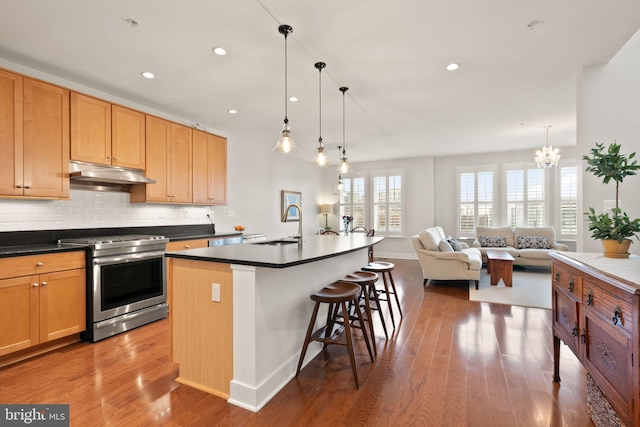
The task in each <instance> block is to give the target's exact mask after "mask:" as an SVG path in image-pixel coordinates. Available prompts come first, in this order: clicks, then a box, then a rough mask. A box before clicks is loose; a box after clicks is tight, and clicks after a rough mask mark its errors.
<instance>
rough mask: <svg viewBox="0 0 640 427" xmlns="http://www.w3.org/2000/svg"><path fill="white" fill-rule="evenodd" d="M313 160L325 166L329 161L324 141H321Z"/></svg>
mask: <svg viewBox="0 0 640 427" xmlns="http://www.w3.org/2000/svg"><path fill="white" fill-rule="evenodd" d="M313 162H314V163H316V164H317V165H318V166H325V165H326V164H327V163H328V159H327V153H325V152H324V147H323V146H322V141H320V145H318V148H317V152H316V155H315V156H314V157H313Z"/></svg>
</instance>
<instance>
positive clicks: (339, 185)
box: [335, 145, 344, 194]
mask: <svg viewBox="0 0 640 427" xmlns="http://www.w3.org/2000/svg"><path fill="white" fill-rule="evenodd" d="M341 148H342V146H341V145H338V158H340V154H341V152H340V149H341ZM342 190H344V184H343V183H342V174H341V173H338V183H337V184H336V191H335V193H336V194H341V193H342Z"/></svg>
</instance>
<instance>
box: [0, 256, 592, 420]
mask: <svg viewBox="0 0 640 427" xmlns="http://www.w3.org/2000/svg"><path fill="white" fill-rule="evenodd" d="M391 261H392V262H394V263H395V265H396V268H395V270H394V272H393V275H394V278H395V281H396V286H397V287H398V290H399V293H400V294H401V301H402V304H403V312H404V319H403V320H402V322H401V323H399V324H396V329H395V331H394V332H393V335H392V336H390V338H389V340H388V341H385V340H384V334H383V333H382V332H381V329H380V328H378V331H380V332H378V333H377V339H376V342H377V345H378V357H377V359H376V361H375V362H374V363H371V362H370V359H369V357H368V354H367V351H366V347H365V346H364V341H363V340H361V339H359V338H358V346H357V361H358V364H359V368H358V373H359V377H360V389H359V390H356V388H355V386H354V383H353V377H352V373H351V368H350V365H349V359H348V356H347V353H346V350H345V349H344V348H342V347H339V348H337V346H331V347H329V350H328V351H327V352H326V353H325V354H320V355H319V356H318V357H316V358H315V359H314V360H313V361H312V362H311V363H310V364H309V365H308V366H306V367H305V368H304V369H303V370H302V372H301V374H300V377H299V378H297V379H293V380H292V381H290V382H289V383H288V384H287V386H286V387H285V388H284V389H283V390H281V391H280V393H278V394H277V395H276V396H275V397H274V398H273V399H272V400H271V401H270V402H269V403H268V404H267V405H266V406H265V407H264V408H263V409H262V410H261V411H260V412H259V413H257V414H254V413H252V412H249V411H246V410H244V409H241V408H238V407H235V406H232V405H229V404H228V403H227V402H226V401H225V400H223V399H220V398H217V397H215V396H212V395H209V394H207V393H204V392H201V391H198V390H195V389H193V388H189V387H187V386H184V385H180V384H178V383H176V382H175V381H174V379H175V378H176V376H177V366H176V365H175V364H173V363H171V362H169V357H168V344H167V340H168V331H167V326H168V324H167V321H166V320H163V321H159V322H156V323H153V324H151V325H147V326H145V327H142V328H139V329H136V330H133V331H130V332H128V333H126V334H122V335H118V336H115V337H112V338H109V339H107V340H104V341H101V342H99V343H96V344H88V343H79V344H75V345H72V346H70V347H67V348H65V349H63V350H60V351H56V352H54V353H50V354H48V355H45V356H41V357H38V358H36V359H32V360H29V361H26V362H23V363H20V364H17V365H13V366H10V367H7V368H4V369H1V370H0V403H3V404H6V403H22V404H46V403H68V404H70V418H71V426H83V427H93V426H150V425H168V426H272V425H278V426H316V425H318V426H319V425H329V424H333V425H349V426H391V425H393V426H405V425H413V426H590V425H593V424H592V423H591V421H590V419H589V416H588V414H587V407H586V390H585V371H584V369H583V368H582V366H581V365H580V363H579V362H578V361H577V359H576V358H575V357H574V356H573V355H572V354H571V352H570V351H569V349H568V348H566V347H564V346H563V348H562V350H561V355H562V359H561V366H560V372H561V376H562V383H561V384H560V385H558V384H556V383H553V382H552V381H551V376H552V371H553V362H552V349H553V339H552V336H551V313H550V310H543V309H534V308H523V307H515V306H514V307H511V306H505V305H497V304H488V303H478V302H471V301H469V300H468V287H467V283H466V282H461V283H448V284H443V283H438V282H436V283H434V284H432V285H431V286H430V287H429V288H423V286H422V275H421V272H420V266H419V265H418V262H417V261H407V260H391ZM311 303H312V302H311V300H309V304H311ZM374 318H375V316H374ZM387 318H388V315H387ZM390 323H391V322H390V321H387V325H389V326H390ZM376 326H379V325H376ZM357 335H358V337H359V336H360V335H359V332H358V333H357ZM334 347H336V348H334Z"/></svg>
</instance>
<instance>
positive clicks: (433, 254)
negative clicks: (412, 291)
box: [411, 227, 482, 289]
mask: <svg viewBox="0 0 640 427" xmlns="http://www.w3.org/2000/svg"><path fill="white" fill-rule="evenodd" d="M443 242H444V243H443ZM411 243H413V247H414V248H415V250H416V254H417V255H418V260H419V261H420V267H422V276H423V278H424V281H423V285H425V286H426V285H428V284H429V282H430V281H431V280H473V281H475V285H476V289H477V288H478V283H479V281H480V269H481V268H482V258H481V255H480V251H479V250H478V249H477V248H469V246H468V245H467V244H466V243H461V246H462V249H461V251H460V252H456V251H454V250H453V249H452V248H451V246H450V245H449V243H447V236H446V235H445V233H444V230H443V229H442V227H431V228H427V229H426V230H423V231H421V232H420V233H418V234H416V235H414V236H412V237H411ZM445 243H446V244H445Z"/></svg>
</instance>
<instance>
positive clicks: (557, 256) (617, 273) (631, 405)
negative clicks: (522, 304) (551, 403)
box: [550, 252, 640, 426]
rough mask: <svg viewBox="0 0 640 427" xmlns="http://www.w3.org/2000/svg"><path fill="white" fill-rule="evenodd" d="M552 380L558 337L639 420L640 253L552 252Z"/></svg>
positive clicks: (623, 413) (626, 416) (624, 412)
mask: <svg viewBox="0 0 640 427" xmlns="http://www.w3.org/2000/svg"><path fill="white" fill-rule="evenodd" d="M550 255H551V257H552V258H553V271H552V281H553V290H552V300H553V309H552V312H553V350H554V351H553V353H554V354H553V359H554V373H553V380H554V381H556V382H560V367H559V359H560V340H562V341H563V342H564V343H565V344H566V345H567V346H568V347H569V348H570V349H571V351H572V352H573V353H574V354H575V355H576V357H578V359H579V360H580V361H581V362H582V364H583V365H584V367H585V368H586V370H587V372H588V373H589V375H590V376H591V377H592V378H593V380H594V382H595V383H596V385H597V386H598V388H599V389H600V390H601V391H602V393H603V394H604V396H605V397H606V399H607V401H608V402H609V403H610V404H611V406H612V407H613V409H614V410H615V411H616V412H617V414H618V415H619V417H620V419H621V420H622V421H623V422H624V423H625V424H626V425H634V426H640V368H639V367H638V360H637V359H638V355H640V352H639V350H640V330H639V328H640V317H639V316H640V257H639V256H636V255H631V256H630V257H629V258H628V259H612V258H605V257H604V256H602V254H595V253H576V252H570V253H563V254H561V253H559V252H551V253H550Z"/></svg>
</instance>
